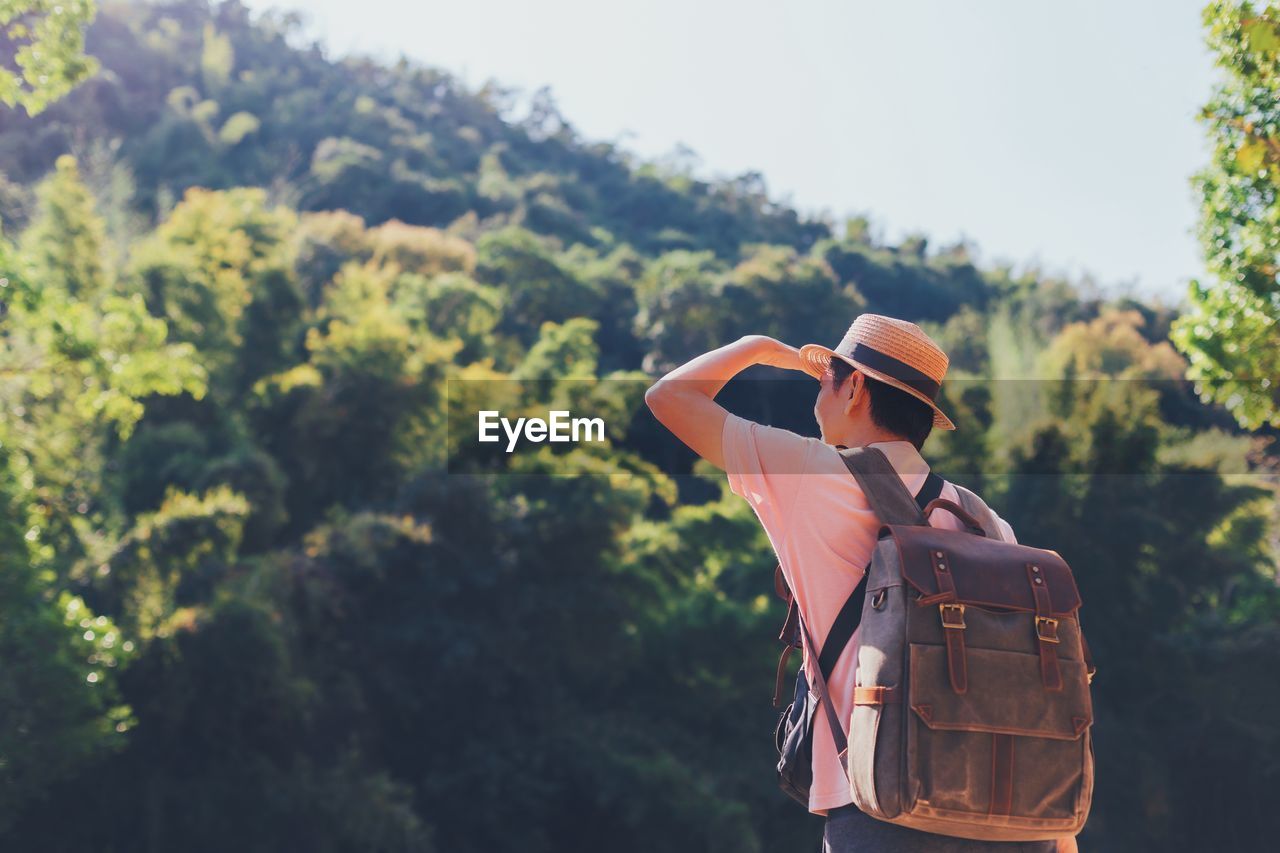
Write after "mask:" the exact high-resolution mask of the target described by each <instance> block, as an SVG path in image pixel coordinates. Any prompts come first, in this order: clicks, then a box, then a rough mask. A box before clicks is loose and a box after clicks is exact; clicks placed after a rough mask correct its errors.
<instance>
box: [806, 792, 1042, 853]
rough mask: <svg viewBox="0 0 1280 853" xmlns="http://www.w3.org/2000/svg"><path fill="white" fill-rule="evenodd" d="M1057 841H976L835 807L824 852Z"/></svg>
mask: <svg viewBox="0 0 1280 853" xmlns="http://www.w3.org/2000/svg"><path fill="white" fill-rule="evenodd" d="M1057 847H1058V845H1057V842H1054V841H972V840H970V839H968V838H952V837H950V836H948V835H935V834H934V833H932V832H921V831H920V830H918V829H908V828H906V827H905V826H897V825H895V824H892V823H885V822H884V821H882V820H876V819H875V818H873V817H871V816H870V815H867V814H864V813H863V812H862V811H861V810H860V809H859V808H858V807H857V806H855V805H854V804H853V803H850V804H849V805H847V806H840V807H839V808H835V809H831V810H830V811H828V812H827V818H826V822H825V824H824V826H823V829H822V853H855V851H856V853H868V852H869V853H1054V851H1055V850H1057Z"/></svg>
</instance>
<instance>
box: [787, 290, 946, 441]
mask: <svg viewBox="0 0 1280 853" xmlns="http://www.w3.org/2000/svg"><path fill="white" fill-rule="evenodd" d="M833 357H834V358H838V359H840V360H841V361H843V362H845V363H847V364H850V365H852V366H853V367H855V368H857V369H858V370H861V371H862V372H863V373H865V374H866V375H867V376H870V377H871V378H872V379H879V380H880V381H881V382H883V383H885V384H886V385H892V386H893V387H895V388H900V389H902V390H903V391H906V392H907V393H908V394H910V395H911V396H912V397H915V398H916V399H917V400H920V401H921V402H923V403H927V404H928V405H929V407H930V408H932V409H933V425H934V426H936V427H938V428H940V429H955V428H956V425H955V424H953V423H952V422H951V418H949V417H947V416H946V415H945V414H943V413H942V410H941V409H939V408H938V404H937V403H935V402H934V401H935V400H936V399H937V398H938V391H939V390H940V389H941V388H942V378H943V377H944V376H946V375H947V365H948V364H949V363H950V359H948V358H947V354H946V353H944V352H943V351H942V350H941V349H939V348H938V345H937V344H935V343H934V342H933V340H932V339H931V338H930V337H929V336H928V335H926V334H925V333H924V330H923V329H921V328H920V327H919V326H917V325H916V324H915V323H908V322H907V321H906V320H897V319H894V318H893V317H885V316H884V315H882V314H859V315H858V318H857V319H856V320H854V321H853V325H852V326H850V327H849V331H847V332H845V335H844V339H843V340H841V341H840V344H839V345H838V346H837V347H836V348H835V349H833V350H832V349H827V348H826V347H824V346H820V345H818V344H805V345H804V346H802V347H800V363H801V365H802V366H803V367H804V370H805V372H806V373H808V374H809V375H810V376H812V377H814V378H815V379H822V376H823V374H825V373H826V372H827V367H828V365H830V364H831V359H832V358H833Z"/></svg>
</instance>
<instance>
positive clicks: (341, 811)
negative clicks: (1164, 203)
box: [0, 0, 1280, 853]
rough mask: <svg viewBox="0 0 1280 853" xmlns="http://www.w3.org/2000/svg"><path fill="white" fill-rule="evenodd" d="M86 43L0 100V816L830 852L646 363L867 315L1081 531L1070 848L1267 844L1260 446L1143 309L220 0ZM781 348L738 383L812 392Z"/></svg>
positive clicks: (805, 416)
mask: <svg viewBox="0 0 1280 853" xmlns="http://www.w3.org/2000/svg"><path fill="white" fill-rule="evenodd" d="M86 44H87V49H88V51H89V53H90V54H92V55H93V56H94V57H96V58H97V60H98V62H99V63H100V65H101V68H100V70H99V71H98V73H97V74H96V75H95V76H94V77H93V78H91V79H90V80H88V81H87V82H86V83H84V84H82V85H81V86H80V87H79V88H77V89H76V90H75V91H73V92H71V93H70V94H69V95H67V96H66V97H65V98H62V99H61V100H59V101H58V102H57V103H55V104H53V105H52V106H51V107H50V108H49V109H47V110H46V111H45V112H43V113H41V114H39V115H38V116H37V117H35V118H29V117H26V116H23V115H21V114H20V113H17V112H13V111H8V110H3V111H0V224H2V225H3V239H2V240H0V288H3V291H2V296H0V298H2V299H3V306H4V309H5V311H4V314H3V318H4V319H3V327H2V329H3V333H4V335H3V339H2V341H3V343H2V344H0V358H2V359H3V363H0V400H3V404H4V407H5V412H6V417H5V418H4V419H3V421H0V498H2V499H3V501H4V504H5V507H6V508H7V510H8V511H7V512H6V513H4V518H5V519H6V521H5V523H4V524H3V525H0V537H3V544H2V545H0V559H2V560H3V565H2V566H0V849H3V850H11V849H12V850H33V851H34V850H40V851H64V850H65V851H71V850H77V851H78V850H83V849H94V850H99V851H104V853H106V851H137V850H145V851H168V850H188V851H226V850H237V851H239V850H244V851H277V850H298V849H308V850H315V851H365V850H383V851H450V853H455V851H456V853H464V851H484V852H485V853H488V852H489V851H499V850H519V851H522V853H538V851H568V850H595V849H608V850H616V851H631V850H634V851H642V850H643V851H650V850H654V849H662V850H670V851H707V850H713V851H734V853H739V851H753V850H756V851H776V850H792V849H800V848H803V847H804V846H805V845H806V844H808V845H810V846H812V845H816V844H817V840H818V836H819V833H820V826H819V824H818V823H817V822H816V821H815V820H814V819H813V818H812V817H811V816H808V815H806V814H805V813H804V811H803V810H802V809H799V808H798V807H797V806H796V805H795V804H794V803H793V802H791V801H790V800H788V799H787V798H786V797H785V796H784V795H782V793H781V792H780V791H779V790H778V788H777V786H776V784H775V781H774V775H773V765H774V762H775V760H776V755H775V752H774V747H773V744H772V737H773V726H774V722H775V720H776V713H777V712H776V711H775V709H773V708H772V707H771V704H770V697H771V695H772V690H773V676H774V666H775V662H776V654H777V650H778V644H777V640H776V637H777V632H778V627H779V623H780V622H781V619H782V616H783V611H782V605H781V602H780V601H779V600H778V599H776V598H775V597H774V595H773V587H772V568H773V565H774V560H773V556H772V550H771V548H770V546H769V542H768V540H767V539H766V538H765V536H764V534H763V532H762V531H761V530H760V529H759V526H758V524H757V522H756V519H755V517H754V516H753V515H752V513H751V510H750V508H749V507H748V505H747V504H746V503H745V502H744V501H743V500H741V499H740V498H738V497H737V496H735V495H733V494H731V493H729V491H728V489H727V485H726V484H725V482H724V476H723V474H721V473H720V472H718V471H715V470H714V469H709V468H706V467H704V466H702V465H698V466H693V465H692V464H691V456H690V454H689V453H688V452H687V451H685V450H684V448H682V447H679V446H677V445H676V444H675V442H674V439H672V438H670V436H668V435H667V434H666V433H665V432H663V431H662V430H661V429H660V428H659V427H657V425H656V424H655V423H654V422H653V421H652V419H651V418H649V416H648V413H647V411H645V410H644V406H643V404H642V397H643V393H644V390H645V388H646V386H647V384H648V383H649V382H651V381H652V380H653V379H654V378H656V376H658V375H660V374H661V372H663V371H664V370H666V369H669V368H670V367H672V366H674V365H676V364H679V363H681V362H682V361H683V360H686V359H688V358H690V357H692V356H694V355H697V354H698V353H701V352H703V351H705V350H707V349H711V348H714V347H716V346H719V345H721V344H723V343H726V342H728V341H731V340H734V339H735V338H737V337H739V336H741V335H744V334H768V335H772V336H774V337H777V338H779V339H781V340H783V341H786V342H788V343H791V344H794V345H797V346H798V345H800V344H803V343H807V342H810V341H813V342H822V343H827V344H833V343H834V342H835V341H837V340H838V339H839V338H840V336H841V335H842V334H843V332H844V330H845V328H846V327H847V326H848V324H849V323H850V322H851V320H852V318H853V317H854V316H856V314H857V313H858V312H860V311H864V310H867V311H876V312H881V313H887V314H893V315H896V316H900V317H904V318H907V319H911V320H915V321H917V322H919V323H921V324H922V325H923V326H924V327H925V328H926V329H927V330H928V331H929V332H930V333H931V334H932V335H934V336H935V338H936V339H937V340H938V341H939V342H940V343H941V344H942V345H943V346H944V348H946V349H947V350H948V352H950V353H951V358H952V361H951V372H950V374H949V378H948V389H949V390H948V398H947V400H948V402H947V405H948V406H949V408H950V410H951V411H953V412H954V413H955V419H956V421H957V423H958V425H959V427H960V428H959V430H957V431H956V433H954V434H951V435H946V436H941V435H939V436H935V437H934V438H932V439H931V440H930V443H929V444H928V445H927V446H926V448H925V455H926V456H927V457H928V458H929V459H930V460H931V461H932V462H933V463H934V465H935V467H936V468H937V469H938V470H939V471H941V472H942V473H944V474H945V475H948V476H951V477H952V478H953V479H955V480H957V481H959V482H963V483H966V484H968V485H971V486H974V487H976V488H980V489H982V490H984V493H985V494H986V495H987V496H988V498H989V499H990V500H991V502H992V503H993V504H994V505H996V506H997V507H998V508H999V510H1000V512H1001V514H1002V515H1003V516H1004V517H1005V518H1007V519H1008V520H1009V521H1010V522H1011V523H1012V525H1013V526H1014V528H1015V530H1017V531H1018V537H1019V539H1020V540H1021V541H1023V542H1027V543H1029V544H1033V545H1038V546H1042V547H1050V548H1054V549H1055V550H1058V551H1060V552H1061V553H1062V554H1063V555H1064V557H1066V559H1067V560H1068V561H1069V562H1070V563H1071V565H1072V566H1073V567H1074V568H1075V571H1076V573H1077V579H1078V582H1079V585H1080V588H1081V593H1082V597H1083V600H1084V602H1085V607H1084V610H1083V614H1082V615H1083V621H1084V627H1085V630H1086V631H1087V633H1088V636H1089V639H1090V644H1091V646H1092V647H1093V652H1094V655H1095V657H1096V658H1097V661H1098V666H1099V675H1098V677H1097V679H1096V681H1095V683H1094V690H1095V701H1096V703H1097V709H1096V715H1097V722H1096V724H1095V748H1096V751H1097V760H1098V771H1097V772H1098V790H1097V794H1096V798H1095V807H1094V813H1093V816H1092V818H1091V820H1090V823H1089V826H1088V827H1087V829H1086V832H1085V835H1084V836H1083V837H1082V840H1081V844H1082V848H1087V849H1089V850H1098V851H1133V850H1162V851H1163V850H1187V851H1192V850H1196V851H1199V850H1207V849H1238V850H1261V849H1267V848H1268V847H1269V845H1270V839H1272V838H1273V837H1274V833H1275V832H1276V831H1277V830H1280V817H1277V812H1276V810H1275V809H1273V808H1272V807H1271V806H1270V804H1269V802H1268V801H1267V797H1266V795H1265V792H1267V791H1269V790H1272V789H1273V788H1274V786H1275V783H1276V782H1277V781H1280V763H1277V760H1276V756H1277V755H1280V724H1277V723H1276V722H1275V720H1274V715H1273V714H1272V712H1271V709H1272V708H1274V707H1276V706H1277V705H1278V704H1280V683H1277V681H1276V679H1275V678H1274V673H1275V672H1276V671H1277V669H1278V668H1280V627H1278V625H1280V622H1278V621H1277V620H1278V619H1280V590H1278V589H1277V585H1276V557H1277V551H1278V542H1277V537H1278V531H1280V517H1278V515H1277V508H1276V507H1277V501H1276V486H1275V482H1276V478H1275V474H1276V471H1277V469H1278V468H1280V459H1278V457H1277V455H1276V451H1275V447H1274V445H1273V444H1271V443H1270V442H1271V440H1272V439H1273V438H1274V434H1267V433H1265V432H1264V433H1260V434H1249V433H1245V432H1242V431H1240V430H1239V429H1237V428H1236V426H1235V421H1234V420H1233V419H1232V418H1231V417H1229V416H1228V415H1227V414H1226V413H1225V412H1223V411H1221V410H1219V409H1217V408H1214V407H1210V406H1207V405H1205V404H1202V403H1201V402H1200V401H1199V400H1198V399H1197V396H1196V394H1195V393H1194V391H1193V389H1191V388H1190V387H1188V386H1187V385H1186V384H1185V383H1184V382H1182V377H1183V376H1184V375H1185V372H1186V368H1187V365H1186V363H1185V361H1184V360H1183V357H1182V356H1181V355H1179V354H1178V352H1176V351H1175V350H1174V348H1173V347H1172V346H1171V345H1170V343H1169V340H1168V338H1169V330H1170V326H1171V324H1172V323H1173V322H1174V312H1173V311H1172V310H1170V309H1169V308H1167V307H1164V306H1158V305H1146V304H1141V303H1139V302H1136V301H1134V300H1131V299H1118V298H1111V297H1108V296H1106V295H1105V294H1102V293H1098V292H1095V291H1092V290H1087V291H1086V290H1085V289H1084V288H1082V287H1078V286H1076V285H1074V284H1073V283H1071V282H1068V281H1062V280H1055V279H1051V278H1047V277H1043V276H1040V275H1038V274H1036V273H1034V272H1019V273H1014V272H1012V271H1011V270H1009V269H996V268H982V267H980V266H978V265H976V264H975V263H974V261H973V259H972V257H971V254H970V252H969V250H968V248H967V247H966V246H963V245H956V246H946V247H933V246H930V245H929V243H928V241H927V240H926V239H925V238H924V237H917V238H912V239H909V240H906V241H904V242H902V243H900V244H894V245H889V244H885V243H883V242H880V241H878V240H877V239H875V237H874V236H873V234H874V229H873V228H872V227H871V226H870V225H869V223H868V222H866V221H865V220H851V221H847V222H840V223H835V222H826V221H820V220H815V219H812V218H810V217H807V216H805V215H804V214H802V213H800V212H797V211H796V210H793V209H791V208H790V207H788V206H787V205H785V204H781V203H778V202H777V201H775V200H773V199H772V198H771V197H770V196H769V194H768V193H767V192H766V189H765V186H764V183H763V181H762V179H761V178H759V177H758V176H753V175H747V176H743V177H741V178H739V179H735V180H710V179H705V178H702V177H698V176H695V175H692V174H688V173H686V172H683V171H680V170H679V169H675V168H673V167H670V166H661V165H657V164H652V163H643V162H639V161H638V160H637V159H636V158H634V157H633V156H631V155H629V154H628V153H627V152H625V151H622V150H620V149H618V148H616V147H614V146H612V145H607V144H601V143H595V142H592V141H590V140H586V139H583V138H581V136H580V135H579V134H578V133H577V132H576V131H575V130H574V129H573V127H572V125H571V124H570V123H569V119H568V118H566V117H562V116H560V115H559V114H558V113H557V112H556V110H555V109H554V106H553V105H552V103H551V101H550V100H549V99H548V98H546V97H543V98H540V99H539V100H538V103H537V104H536V105H535V108H534V109H533V111H532V113H531V114H530V115H528V116H527V117H525V118H521V119H519V120H516V119H514V118H513V117H512V116H511V115H510V110H509V109H508V102H509V95H508V94H506V93H503V92H502V91H499V90H497V89H494V88H489V89H486V90H481V91H471V90H468V89H467V88H466V87H465V86H463V85H462V84H461V83H460V82H459V81H457V80H456V79H454V78H452V77H450V76H449V75H447V74H445V73H443V72H440V71H436V70H432V69H429V68H423V67H417V66H415V65H413V64H411V63H407V62H402V63H399V64H396V65H382V64H378V63H375V62H372V61H365V60H347V61H341V62H339V61H335V60H333V59H331V58H329V57H327V56H326V55H325V53H324V52H323V51H322V50H320V49H319V48H316V47H311V46H307V45H305V44H302V43H301V39H300V37H299V35H298V26H297V22H296V21H294V20H292V19H291V18H289V17H287V16H277V17H275V18H271V19H258V20H255V19H251V18H250V16H249V15H248V13H247V12H246V11H245V10H244V9H243V7H241V6H239V5H238V4H236V3H224V4H221V5H209V4H207V3H205V2H202V0H182V2H176V3H164V4H142V3H104V4H103V5H102V7H101V10H100V12H99V14H98V16H97V18H96V20H95V21H94V23H93V24H92V26H91V27H90V29H89V32H88V38H87V42H86ZM852 201H855V202H856V200H852ZM761 370H762V373H761V374H760V375H761V376H762V377H764V378H770V379H778V378H783V377H777V376H773V375H772V374H771V373H770V372H769V371H768V369H761ZM786 378H789V379H790V381H777V382H774V381H769V382H749V381H745V380H739V381H737V382H735V383H732V384H731V385H730V387H729V388H728V389H726V399H728V400H729V401H730V403H729V405H731V406H732V407H733V408H734V409H735V411H739V412H740V413H742V414H744V415H749V416H753V417H757V418H760V419H765V420H768V421H770V422H772V423H775V424H778V425H782V426H787V427H789V428H792V429H796V430H798V431H803V432H806V433H810V434H813V433H814V432H815V429H816V428H815V425H814V424H813V421H812V414H811V407H812V401H813V394H814V392H815V390H816V385H814V384H813V383H812V381H811V380H809V379H807V378H805V377H796V376H794V375H793V376H791V377H786ZM498 380H501V381H498ZM592 380H601V381H592ZM604 380H608V381H604ZM495 398H501V400H502V403H503V408H504V410H506V411H510V412H511V413H513V414H514V413H537V412H545V411H546V409H547V402H548V400H551V399H555V400H559V401H562V402H565V401H567V403H568V404H569V405H570V407H571V408H573V409H574V410H575V411H580V412H583V413H591V414H604V415H606V420H607V421H608V422H609V424H610V428H609V433H608V441H607V442H605V443H603V444H582V445H576V446H575V445H567V446H566V445H562V446H552V445H546V446H544V447H542V448H541V449H539V450H538V451H537V452H532V451H522V452H520V453H515V454H510V455H508V454H496V455H484V456H481V455H477V454H475V453H474V452H473V450H474V448H472V447H470V446H469V443H468V436H467V435H463V434H460V432H465V431H460V430H458V429H457V428H456V427H457V424H458V423H460V421H457V420H454V419H451V418H450V413H451V412H452V413H453V415H454V417H455V418H456V417H460V416H459V415H458V413H459V412H466V411H471V412H474V411H475V408H476V407H475V406H474V405H470V404H471V403H474V402H475V401H476V400H478V399H495ZM468 406H470V407H469V408H468ZM466 423H467V424H470V423H471V422H470V421H467V422H466ZM450 427H452V428H450ZM549 474H555V475H564V474H572V475H574V476H548V475H549ZM793 667H794V664H793ZM1224 817H1225V818H1229V820H1227V821H1226V822H1225V824H1226V825H1229V826H1230V827H1231V832H1232V833H1234V836H1233V837H1232V838H1230V839H1224V838H1223V837H1222V836H1221V834H1220V833H1221V829H1220V828H1221V827H1222V826H1223V825H1224V821H1223V820H1222V819H1223V818H1224ZM797 838H799V839H801V840H800V841H797Z"/></svg>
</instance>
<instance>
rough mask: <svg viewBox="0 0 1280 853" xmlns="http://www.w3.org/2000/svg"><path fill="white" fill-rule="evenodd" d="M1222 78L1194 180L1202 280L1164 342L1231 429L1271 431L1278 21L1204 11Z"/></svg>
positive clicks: (1267, 14)
mask: <svg viewBox="0 0 1280 853" xmlns="http://www.w3.org/2000/svg"><path fill="white" fill-rule="evenodd" d="M1204 23H1205V26H1206V27H1207V28H1208V30H1209V34H1208V42H1209V47H1210V49H1211V50H1212V51H1213V53H1214V55H1215V59H1216V62H1217V65H1218V66H1219V67H1220V68H1222V69H1223V70H1224V72H1225V75H1224V79H1223V82H1222V83H1220V84H1219V86H1218V88H1217V91H1216V93H1215V94H1214V97H1213V99H1212V100H1211V101H1210V102H1209V104H1208V105H1207V106H1206V107H1205V109H1204V111H1203V112H1202V113H1201V118H1202V120H1204V121H1205V122H1206V123H1207V124H1208V125H1209V131H1210V136H1211V138H1212V140H1213V143H1214V148H1213V159H1212V161H1211V162H1210V163H1209V165H1208V167H1207V168H1205V170H1204V171H1202V172H1201V173H1200V174H1199V175H1198V176H1197V177H1196V187H1197V189H1198V191H1199V193H1200V196H1201V199H1202V201H1201V215H1200V242H1201V245H1202V247H1203V251H1204V257H1205V263H1206V266H1207V268H1208V274H1209V280H1208V281H1205V282H1199V281H1197V282H1193V283H1192V285H1191V292H1190V300H1191V310H1190V311H1189V312H1188V313H1187V314H1186V315H1185V316H1183V317H1182V318H1180V319H1179V320H1178V321H1177V322H1176V323H1175V324H1174V330H1173V334H1172V338H1173V340H1174V342H1175V343H1176V344H1177V346H1178V348H1179V349H1181V350H1182V352H1184V353H1185V354H1186V356H1187V358H1188V359H1189V361H1190V368H1189V371H1188V373H1189V376H1190V377H1191V378H1192V379H1194V380H1196V381H1197V382H1198V383H1200V384H1201V385H1202V386H1203V391H1204V394H1205V397H1206V398H1207V399H1213V400H1215V401H1217V402H1219V403H1223V404H1224V405H1226V407H1227V408H1228V409H1230V410H1231V412H1232V413H1233V414H1234V415H1235V416H1236V418H1237V420H1238V421H1239V422H1240V423H1241V425H1243V426H1246V427H1249V428H1256V427H1259V426H1262V425H1263V424H1270V425H1272V426H1280V196H1278V195H1277V193H1280V11H1278V10H1277V7H1276V5H1275V4H1274V3H1271V2H1268V3H1266V4H1265V6H1264V7H1263V9H1262V10H1261V11H1258V10H1256V9H1255V7H1254V4H1253V3H1251V2H1248V0H1215V2H1212V3H1210V4H1209V5H1208V6H1207V7H1206V8H1205V10H1204Z"/></svg>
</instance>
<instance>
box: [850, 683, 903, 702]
mask: <svg viewBox="0 0 1280 853" xmlns="http://www.w3.org/2000/svg"><path fill="white" fill-rule="evenodd" d="M901 701H902V691H900V690H899V689H898V688H896V687H886V686H883V685H870V686H866V687H863V686H858V687H855V688H853V704H855V705H892V704H895V703H898V702H901Z"/></svg>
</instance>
